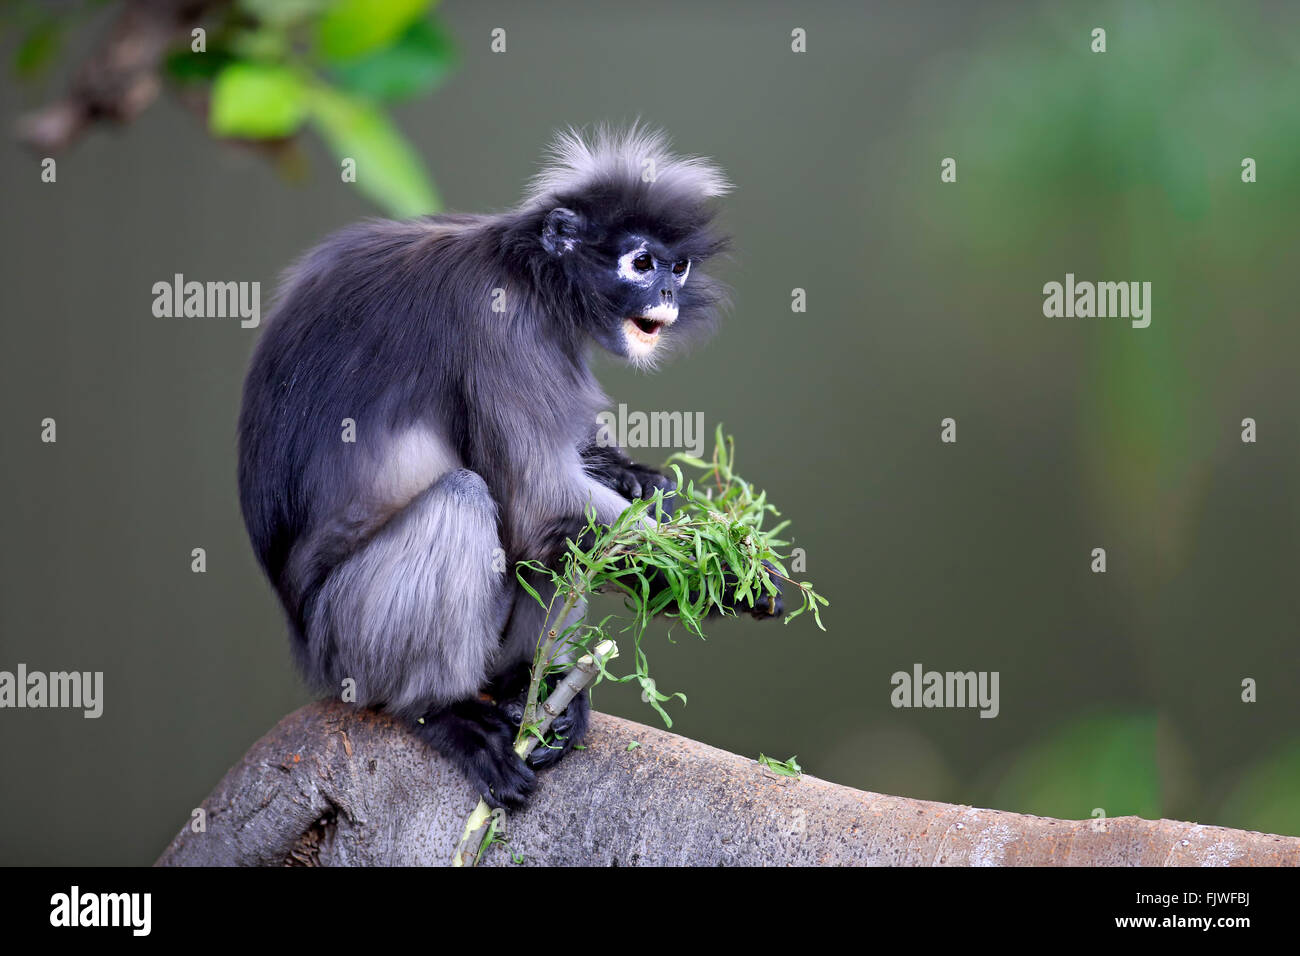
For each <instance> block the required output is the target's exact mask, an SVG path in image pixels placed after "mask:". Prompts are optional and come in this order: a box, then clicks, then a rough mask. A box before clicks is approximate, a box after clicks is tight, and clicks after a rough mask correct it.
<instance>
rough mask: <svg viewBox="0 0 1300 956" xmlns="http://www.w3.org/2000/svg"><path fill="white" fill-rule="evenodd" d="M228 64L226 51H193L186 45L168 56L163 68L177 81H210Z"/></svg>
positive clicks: (228, 57) (228, 58)
mask: <svg viewBox="0 0 1300 956" xmlns="http://www.w3.org/2000/svg"><path fill="white" fill-rule="evenodd" d="M229 65H230V56H229V55H228V54H226V53H223V52H220V51H217V50H211V51H209V52H207V53H195V52H194V51H193V50H191V49H190V48H189V47H186V48H185V49H183V50H177V51H175V52H174V53H172V54H171V55H170V56H168V57H167V59H166V61H165V62H164V64H163V69H164V70H166V71H167V75H168V76H169V77H171V78H172V79H173V80H175V81H176V82H177V83H211V82H213V80H214V79H215V78H216V76H217V74H218V73H220V72H221V70H222V69H224V68H225V67H226V66H229Z"/></svg>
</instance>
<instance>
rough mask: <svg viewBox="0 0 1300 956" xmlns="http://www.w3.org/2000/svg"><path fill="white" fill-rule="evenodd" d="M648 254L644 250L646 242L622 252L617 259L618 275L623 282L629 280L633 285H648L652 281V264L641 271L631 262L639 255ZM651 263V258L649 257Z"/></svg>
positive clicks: (653, 275) (653, 277) (653, 271)
mask: <svg viewBox="0 0 1300 956" xmlns="http://www.w3.org/2000/svg"><path fill="white" fill-rule="evenodd" d="M644 255H649V253H648V252H646V243H644V242H643V243H641V244H640V245H639V246H637V247H636V248H635V249H632V250H630V251H628V252H625V253H623V255H621V256H619V259H618V275H619V278H621V279H623V280H624V281H625V282H631V283H632V284H633V285H643V286H644V285H649V284H650V283H652V282H654V279H655V270H654V268H653V266H652V267H651V268H650V269H647V270H646V271H644V272H642V271H641V270H639V269H637V267H636V266H634V265H633V264H632V263H633V262H634V261H635V260H636V259H639V258H640V257H641V256H644ZM651 262H652V263H653V258H652V259H651Z"/></svg>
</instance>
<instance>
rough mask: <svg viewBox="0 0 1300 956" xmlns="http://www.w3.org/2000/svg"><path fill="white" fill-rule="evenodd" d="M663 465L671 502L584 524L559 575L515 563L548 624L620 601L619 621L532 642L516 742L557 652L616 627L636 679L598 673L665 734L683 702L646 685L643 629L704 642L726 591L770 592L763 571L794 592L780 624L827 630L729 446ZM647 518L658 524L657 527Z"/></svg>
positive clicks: (752, 595) (652, 501)
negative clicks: (647, 709)
mask: <svg viewBox="0 0 1300 956" xmlns="http://www.w3.org/2000/svg"><path fill="white" fill-rule="evenodd" d="M669 463H670V466H671V468H672V470H673V473H674V476H675V478H676V480H677V490H676V492H670V493H669V495H668V496H665V494H664V492H663V491H662V490H660V491H657V492H656V493H655V494H654V496H653V497H651V498H648V499H645V500H642V501H637V502H634V503H633V504H632V506H631V507H630V508H628V509H627V510H626V511H624V512H623V514H622V515H621V516H620V517H619V518H618V520H617V521H616V522H615V523H614V524H613V525H611V526H610V527H607V528H606V527H603V526H600V525H598V524H597V523H596V519H595V515H594V514H589V515H588V524H587V529H586V530H587V537H591V538H594V542H593V543H592V544H591V546H590V547H588V548H585V549H584V548H582V547H580V546H579V545H578V544H577V543H576V542H574V541H572V540H571V541H569V552H568V554H567V555H566V557H565V561H564V563H563V566H562V567H561V569H560V570H558V571H555V570H551V569H549V568H547V567H546V566H544V565H542V564H540V563H538V562H523V563H521V569H520V574H519V580H520V582H521V584H522V585H523V587H524V588H525V589H527V590H528V592H529V593H530V594H531V595H532V596H533V598H534V600H536V601H538V603H540V604H542V605H543V606H545V607H546V608H547V612H548V613H547V619H548V620H552V621H561V622H563V621H567V620H569V619H570V616H571V614H572V613H573V612H574V611H575V610H576V609H577V608H578V607H580V606H581V605H582V603H583V601H584V600H585V599H586V598H587V597H589V596H590V595H592V594H595V593H597V592H610V593H615V594H619V595H621V596H622V597H623V599H624V601H623V604H624V609H625V610H626V612H627V615H626V616H625V617H623V618H618V619H616V618H614V617H606V618H604V619H603V620H601V621H600V622H598V623H592V622H590V621H588V620H587V618H586V616H585V612H584V613H583V615H582V616H580V617H579V618H578V619H577V620H575V621H571V622H570V623H569V624H568V625H567V626H566V627H565V628H564V629H563V630H562V631H559V632H557V631H555V630H552V631H550V632H549V633H544V634H542V635H541V636H540V638H539V641H538V649H537V655H536V657H535V659H534V666H533V685H534V694H533V695H531V696H530V701H529V707H528V708H527V712H526V713H525V715H524V723H523V726H522V728H521V732H520V735H521V739H522V737H523V736H524V735H525V734H526V733H527V732H528V728H529V727H530V726H531V725H532V724H533V723H535V717H534V716H533V715H534V714H535V705H536V699H535V698H536V695H537V693H539V692H540V690H539V689H540V687H544V686H545V682H544V681H543V680H542V678H543V677H544V676H545V674H547V673H550V672H552V671H557V670H563V669H564V667H563V665H562V664H556V663H555V662H556V661H557V660H558V659H560V653H559V652H560V651H561V650H564V649H566V648H567V649H576V650H575V651H574V653H575V654H576V653H581V652H584V651H586V650H587V648H589V647H591V646H594V642H598V641H601V640H605V639H607V638H611V637H613V636H614V635H613V633H611V631H612V630H613V629H614V628H615V626H616V625H617V633H619V634H627V633H631V634H632V636H633V644H634V647H635V654H634V663H635V667H634V671H633V672H632V673H631V674H627V675H625V676H622V677H615V676H613V675H612V674H610V673H609V672H608V671H607V670H605V669H604V667H602V668H601V678H602V679H609V680H610V681H612V682H614V683H627V682H633V681H634V682H636V683H637V684H639V685H640V687H641V692H642V699H644V700H645V701H646V702H647V703H648V704H649V705H650V706H651V707H653V708H654V710H655V712H656V713H658V714H659V716H660V717H661V718H662V719H663V721H664V723H665V724H666V725H667V726H669V727H671V726H672V718H671V717H669V715H668V712H667V711H666V710H665V709H664V707H663V705H664V704H665V703H666V702H668V701H670V700H672V699H674V698H676V699H680V700H681V701H682V702H683V703H685V702H686V698H685V696H684V695H682V694H664V693H662V692H661V691H660V690H659V689H658V688H657V687H656V686H655V682H654V680H653V679H652V678H651V676H650V668H649V661H648V659H647V657H646V654H645V651H644V649H643V647H642V638H643V636H644V634H645V631H646V628H647V627H648V626H649V624H650V621H651V619H652V618H654V617H655V616H656V615H660V614H662V615H664V616H665V617H667V618H669V619H670V620H671V621H672V622H673V623H674V624H676V625H680V626H682V627H684V628H685V629H686V630H687V631H689V632H690V633H692V634H694V635H695V636H697V637H699V638H703V637H704V627H703V625H704V621H705V619H706V617H707V615H708V614H709V613H711V612H715V611H716V612H720V613H722V614H727V615H734V614H735V613H736V612H735V610H734V609H733V608H732V607H731V606H730V604H729V601H730V599H731V598H732V594H731V593H730V592H731V589H732V587H733V586H734V589H735V592H734V599H735V602H736V604H737V605H743V604H745V603H752V602H755V601H758V600H761V599H762V598H763V596H765V595H775V594H776V593H777V592H778V588H777V585H776V583H775V582H774V581H772V580H771V578H770V577H769V574H768V571H767V569H766V567H765V564H764V562H766V563H767V564H768V565H770V566H771V567H773V568H774V569H775V574H776V575H777V577H779V578H781V579H782V580H784V581H786V582H788V583H789V584H790V585H792V587H788V588H786V593H785V600H786V607H787V610H786V618H785V620H786V623H789V622H790V621H791V620H793V619H794V618H797V617H799V616H800V615H801V614H803V613H805V612H807V611H811V612H812V615H813V618H814V620H815V621H816V622H817V626H818V627H820V628H822V629H823V630H825V628H824V627H823V626H822V622H821V611H820V609H821V607H822V606H824V605H826V604H827V603H828V602H827V600H826V599H825V598H824V597H822V596H821V595H819V594H817V592H816V591H814V590H813V587H812V584H811V583H810V582H807V581H795V580H793V579H791V578H790V577H789V576H788V574H787V572H786V568H785V564H784V561H783V557H782V555H781V554H780V552H779V549H780V548H782V547H784V546H785V545H786V542H785V541H782V540H781V539H779V538H778V537H777V535H778V534H779V533H780V532H781V531H782V530H783V529H784V528H785V527H786V524H787V522H782V523H781V524H778V525H776V526H775V527H773V528H771V529H765V528H764V527H763V524H764V522H765V521H766V520H767V518H768V517H769V516H779V513H778V512H777V510H776V508H775V507H773V506H772V505H771V504H769V503H768V501H767V495H766V494H765V493H762V492H755V490H754V489H753V487H752V486H751V485H750V484H749V483H748V482H746V481H745V480H744V479H742V478H741V477H740V476H739V475H737V474H736V472H735V467H734V466H735V449H734V443H733V442H732V440H731V439H730V438H725V439H724V437H723V434H722V429H721V428H719V429H718V432H717V443H716V447H715V449H714V453H713V459H712V461H708V462H706V461H703V460H700V459H697V458H692V457H690V456H687V455H674V456H673V457H672V458H671V459H669ZM683 465H684V466H686V467H688V468H691V469H694V470H697V471H699V472H701V474H699V475H698V476H697V477H696V478H692V479H689V480H688V479H686V478H685V477H684V476H683V474H682V470H681V466H683ZM669 496H670V497H672V498H673V501H672V505H673V508H674V510H673V514H672V516H671V517H667V518H665V517H663V512H664V501H665V497H669ZM654 516H660V520H657V521H656V520H655V518H654ZM525 568H526V569H529V570H531V571H533V572H535V573H536V574H537V575H539V576H541V577H542V578H544V579H549V580H550V581H551V583H552V584H553V585H554V586H555V593H554V596H553V597H552V598H551V600H550V601H543V600H542V598H541V596H540V595H539V594H538V592H537V591H536V590H535V589H534V588H533V587H532V585H531V584H529V582H528V580H527V579H526V577H525V575H524V574H523V573H522V572H523V570H524V569H525ZM656 577H657V578H659V579H661V580H662V581H663V582H664V584H665V585H666V586H665V587H664V588H663V590H662V592H661V593H659V594H657V595H654V594H652V593H651V592H652V589H651V580H652V579H653V578H656Z"/></svg>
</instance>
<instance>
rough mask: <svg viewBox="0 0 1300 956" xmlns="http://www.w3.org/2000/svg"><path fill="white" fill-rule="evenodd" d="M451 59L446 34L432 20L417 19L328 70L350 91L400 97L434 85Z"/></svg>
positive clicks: (452, 51)
mask: <svg viewBox="0 0 1300 956" xmlns="http://www.w3.org/2000/svg"><path fill="white" fill-rule="evenodd" d="M455 60H456V58H455V49H454V48H453V46H452V43H451V39H450V37H448V36H447V34H446V33H445V32H443V30H442V29H441V28H440V27H439V26H438V25H437V24H436V23H434V22H433V21H431V20H417V21H416V22H415V23H413V24H411V26H410V28H409V29H408V30H407V31H406V32H405V33H404V34H402V36H401V37H400V38H399V39H398V41H397V42H396V43H394V44H393V45H392V46H390V47H387V48H385V49H381V50H376V51H375V52H374V53H371V54H369V55H367V56H363V57H360V58H358V59H356V60H350V61H348V62H346V63H339V64H338V65H336V66H335V67H334V68H333V70H332V71H331V72H332V73H333V75H334V77H335V78H336V79H337V80H338V83H339V85H340V86H342V87H343V88H344V89H346V90H348V91H350V92H352V93H357V94H359V95H362V96H368V97H371V98H372V99H377V100H385V101H391V100H402V99H408V98H410V97H412V96H416V95H418V94H421V93H428V92H429V91H430V90H432V89H433V88H434V87H436V86H437V85H438V84H439V83H441V82H442V80H443V79H444V78H445V77H446V76H447V74H448V73H450V72H451V69H452V67H453V66H455Z"/></svg>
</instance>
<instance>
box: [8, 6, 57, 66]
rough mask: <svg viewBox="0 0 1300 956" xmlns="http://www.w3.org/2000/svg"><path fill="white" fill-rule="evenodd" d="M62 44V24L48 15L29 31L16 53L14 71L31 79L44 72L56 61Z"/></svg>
mask: <svg viewBox="0 0 1300 956" xmlns="http://www.w3.org/2000/svg"><path fill="white" fill-rule="evenodd" d="M61 45H62V25H61V24H60V23H59V21H58V20H57V19H56V18H54V17H48V18H46V19H44V20H42V21H40V22H39V23H37V24H36V26H34V27H32V28H31V29H30V30H28V31H27V35H26V36H24V37H23V41H22V43H20V44H19V46H18V50H17V52H16V53H15V54H14V72H15V73H17V74H18V75H19V76H20V77H22V78H23V79H31V78H32V77H34V76H37V75H39V74H40V73H42V72H44V71H45V70H46V69H47V68H48V67H49V65H50V64H51V63H53V62H54V57H55V55H56V54H57V53H58V52H59V47H60V46H61Z"/></svg>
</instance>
